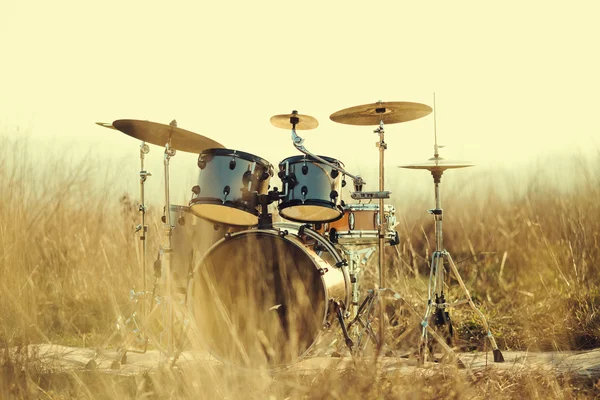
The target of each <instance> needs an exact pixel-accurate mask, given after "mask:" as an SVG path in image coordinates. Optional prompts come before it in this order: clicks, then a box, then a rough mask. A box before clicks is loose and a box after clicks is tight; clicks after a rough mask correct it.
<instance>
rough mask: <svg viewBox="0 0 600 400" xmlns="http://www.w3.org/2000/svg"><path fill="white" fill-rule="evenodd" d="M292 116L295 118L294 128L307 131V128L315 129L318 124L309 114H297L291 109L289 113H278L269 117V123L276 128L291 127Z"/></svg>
mask: <svg viewBox="0 0 600 400" xmlns="http://www.w3.org/2000/svg"><path fill="white" fill-rule="evenodd" d="M292 118H297V122H296V130H297V131H307V130H309V129H315V128H316V127H317V126H319V121H317V120H316V119H315V118H314V117H311V116H310V115H303V114H298V112H296V111H292V113H291V114H279V115H273V116H272V117H271V124H272V125H273V126H274V127H276V128H282V129H292V121H291V119H292Z"/></svg>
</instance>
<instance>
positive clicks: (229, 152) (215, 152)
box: [198, 148, 273, 169]
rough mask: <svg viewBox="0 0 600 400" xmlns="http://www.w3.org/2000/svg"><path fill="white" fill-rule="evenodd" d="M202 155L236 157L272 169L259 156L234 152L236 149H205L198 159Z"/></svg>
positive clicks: (268, 163)
mask: <svg viewBox="0 0 600 400" xmlns="http://www.w3.org/2000/svg"><path fill="white" fill-rule="evenodd" d="M204 155H210V156H229V157H237V158H241V159H243V160H246V161H253V162H255V163H257V164H260V165H262V166H263V167H266V168H267V169H268V168H273V164H271V163H270V162H268V161H267V160H266V159H264V158H262V157H261V156H257V155H256V154H252V153H247V152H245V151H241V150H236V149H221V148H219V149H206V150H202V151H201V152H200V154H199V155H198V157H202V156H204Z"/></svg>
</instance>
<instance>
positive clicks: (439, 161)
mask: <svg viewBox="0 0 600 400" xmlns="http://www.w3.org/2000/svg"><path fill="white" fill-rule="evenodd" d="M474 165H475V164H473V163H470V162H466V161H451V160H444V159H443V158H441V157H432V158H430V159H429V160H427V161H425V162H423V163H418V164H410V165H399V166H398V168H409V169H426V170H428V171H445V170H447V169H454V168H467V167H472V166H474Z"/></svg>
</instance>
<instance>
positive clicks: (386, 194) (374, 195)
mask: <svg viewBox="0 0 600 400" xmlns="http://www.w3.org/2000/svg"><path fill="white" fill-rule="evenodd" d="M390 194H392V192H390V191H388V190H385V191H381V192H358V191H357V192H352V194H350V197H352V198H353V199H354V200H373V199H389V198H390Z"/></svg>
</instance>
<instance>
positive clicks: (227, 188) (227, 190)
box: [223, 185, 231, 204]
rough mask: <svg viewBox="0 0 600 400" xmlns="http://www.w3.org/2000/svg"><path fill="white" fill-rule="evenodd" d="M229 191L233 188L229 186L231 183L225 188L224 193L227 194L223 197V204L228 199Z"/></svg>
mask: <svg viewBox="0 0 600 400" xmlns="http://www.w3.org/2000/svg"><path fill="white" fill-rule="evenodd" d="M229 193H231V188H230V187H229V185H227V186H225V187H224V188H223V194H224V195H225V198H224V199H223V204H225V201H227V196H229Z"/></svg>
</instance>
